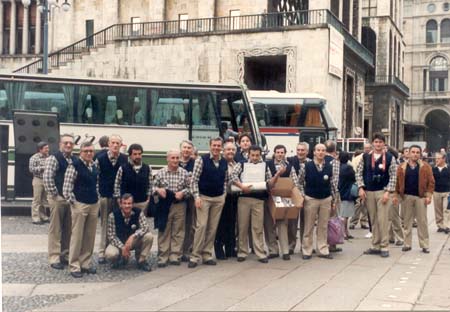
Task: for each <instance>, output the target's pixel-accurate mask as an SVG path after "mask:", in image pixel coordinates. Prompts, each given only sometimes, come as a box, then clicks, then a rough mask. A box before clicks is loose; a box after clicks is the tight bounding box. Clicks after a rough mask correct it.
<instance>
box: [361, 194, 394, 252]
mask: <svg viewBox="0 0 450 312" xmlns="http://www.w3.org/2000/svg"><path fill="white" fill-rule="evenodd" d="M383 194H384V190H381V191H374V192H371V191H366V206H367V211H368V212H369V216H370V222H371V223H372V248H373V249H376V250H382V251H388V247H389V210H390V209H391V206H392V198H390V197H389V200H388V201H387V202H386V203H385V204H383V203H382V202H381V200H382V198H383Z"/></svg>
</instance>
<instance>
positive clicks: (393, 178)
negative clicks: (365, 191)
mask: <svg viewBox="0 0 450 312" xmlns="http://www.w3.org/2000/svg"><path fill="white" fill-rule="evenodd" d="M371 153H372V152H371ZM380 157H383V156H380ZM397 167H398V164H397V160H396V159H395V157H394V156H392V160H391V164H390V166H389V183H388V184H387V185H386V186H385V188H384V190H385V191H386V192H394V191H395V186H396V184H397ZM355 177H356V183H357V184H358V188H360V187H365V185H364V157H363V158H362V159H361V161H360V162H359V163H358V167H357V168H356V175H355Z"/></svg>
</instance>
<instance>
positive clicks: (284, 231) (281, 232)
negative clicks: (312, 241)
mask: <svg viewBox="0 0 450 312" xmlns="http://www.w3.org/2000/svg"><path fill="white" fill-rule="evenodd" d="M289 221H290V220H289ZM289 221H288V220H287V219H285V220H277V222H276V223H275V225H276V228H277V234H278V242H279V243H280V250H281V254H283V255H289V238H288V226H289ZM294 221H295V220H294Z"/></svg>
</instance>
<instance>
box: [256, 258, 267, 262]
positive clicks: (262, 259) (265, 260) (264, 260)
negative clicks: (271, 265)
mask: <svg viewBox="0 0 450 312" xmlns="http://www.w3.org/2000/svg"><path fill="white" fill-rule="evenodd" d="M258 261H259V262H261V263H268V262H269V259H267V258H261V259H258Z"/></svg>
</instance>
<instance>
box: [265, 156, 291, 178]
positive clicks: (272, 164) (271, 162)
mask: <svg viewBox="0 0 450 312" xmlns="http://www.w3.org/2000/svg"><path fill="white" fill-rule="evenodd" d="M266 164H267V166H269V170H270V172H271V173H272V176H274V175H275V174H276V173H277V168H276V166H275V161H274V160H273V159H271V160H268V161H267V162H266ZM291 169H292V165H291V164H290V163H289V162H288V163H287V166H286V171H285V172H284V173H283V174H282V175H281V176H280V177H281V178H286V177H289V176H290V175H291Z"/></svg>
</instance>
